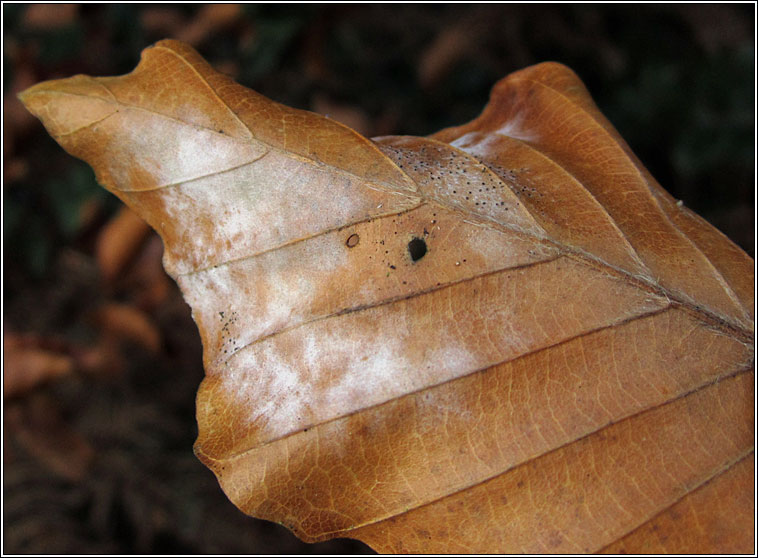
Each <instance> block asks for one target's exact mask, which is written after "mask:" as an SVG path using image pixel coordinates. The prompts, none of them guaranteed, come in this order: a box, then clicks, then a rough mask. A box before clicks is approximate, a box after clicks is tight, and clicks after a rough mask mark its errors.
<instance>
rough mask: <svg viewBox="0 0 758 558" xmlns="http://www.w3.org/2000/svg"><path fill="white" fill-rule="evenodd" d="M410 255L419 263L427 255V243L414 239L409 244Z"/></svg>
mask: <svg viewBox="0 0 758 558" xmlns="http://www.w3.org/2000/svg"><path fill="white" fill-rule="evenodd" d="M408 254H410V256H411V260H413V261H414V262H417V261H419V260H420V259H421V258H423V257H424V255H425V254H426V242H425V241H424V239H423V238H418V237H414V238H413V239H412V240H411V241H410V242H409V243H408Z"/></svg>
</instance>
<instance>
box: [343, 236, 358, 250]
mask: <svg viewBox="0 0 758 558" xmlns="http://www.w3.org/2000/svg"><path fill="white" fill-rule="evenodd" d="M359 240H360V237H359V236H358V235H357V234H351V235H350V236H348V237H347V241H346V242H345V245H346V246H347V247H348V248H353V247H354V246H357V245H358V241H359Z"/></svg>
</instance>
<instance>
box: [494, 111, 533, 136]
mask: <svg viewBox="0 0 758 558" xmlns="http://www.w3.org/2000/svg"><path fill="white" fill-rule="evenodd" d="M495 133H496V134H500V135H503V136H508V137H509V138H514V139H518V140H522V141H529V142H536V141H539V139H540V136H539V134H538V133H537V132H536V131H535V130H526V129H524V117H523V116H518V115H517V116H516V117H514V118H511V119H510V120H508V121H507V122H505V123H504V124H503V125H502V126H501V127H500V128H499V129H498V130H497V131H496V132H495Z"/></svg>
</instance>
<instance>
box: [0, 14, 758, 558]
mask: <svg viewBox="0 0 758 558" xmlns="http://www.w3.org/2000/svg"><path fill="white" fill-rule="evenodd" d="M754 10H755V7H754V5H750V4H742V5H736V4H733V5H727V4H718V5H717V4H713V5H711V4H697V5H687V4H669V5H651V4H631V5H629V4H627V5H620V4H616V5H593V4H586V5H578V6H574V5H544V4H530V5H517V4H504V5H497V4H490V5H450V4H447V5H428V4H427V5H408V4H403V5H364V6H357V5H356V6H353V5H343V4H340V5H324V6H322V5H315V4H311V5H286V6H284V5H242V6H234V5H223V4H214V5H200V4H195V5H178V4H173V5H171V4H160V5H157V4H156V5H150V4H141V5H119V4H109V5H66V4H57V5H35V4H3V17H4V28H3V47H4V51H3V62H4V67H3V96H4V100H3V117H4V118H3V140H4V144H3V178H4V182H3V204H2V205H3V233H4V242H3V251H4V252H3V264H4V270H3V279H4V284H3V321H4V324H3V347H4V357H3V365H4V378H3V379H4V417H3V436H4V438H3V450H4V453H3V465H4V476H3V481H4V482H3V496H4V507H3V544H4V548H3V550H4V552H6V553H32V554H37V553H63V554H66V553H130V552H138V553H158V552H166V553H198V554H199V553H216V554H227V553H232V554H233V553H246V554H256V553H318V554H321V553H362V552H370V550H369V549H368V548H367V547H365V546H364V545H362V544H361V543H358V542H356V541H351V540H339V541H330V542H327V543H321V544H318V545H306V544H304V543H302V542H300V541H299V540H298V539H296V538H295V537H294V536H292V535H291V534H290V533H289V532H288V531H286V530H285V529H283V528H282V527H279V526H277V525H273V524H270V523H267V522H263V521H258V520H254V519H250V518H248V517H246V516H244V515H243V514H241V513H240V512H239V511H237V509H236V508H235V507H234V506H233V505H232V504H231V503H229V502H228V501H227V499H226V497H225V496H224V495H223V493H222V492H221V490H220V488H219V487H218V484H217V483H216V480H215V478H214V477H213V475H212V474H211V473H210V472H209V471H207V470H206V469H205V468H204V467H203V466H202V465H201V464H200V463H199V461H197V460H196V459H195V457H194V456H193V454H192V443H193V441H194V438H195V436H196V434H197V432H196V424H195V418H194V397H195V392H196V390H197V386H198V384H199V383H200V380H201V379H202V376H203V371H202V364H201V347H200V342H199V337H198V334H197V331H196V329H195V326H194V324H193V322H192V321H191V317H190V313H189V309H188V308H187V307H186V305H185V304H184V302H183V301H182V299H181V296H180V295H179V293H178V290H177V288H176V286H175V284H174V283H173V282H172V281H171V280H170V279H168V278H167V277H166V275H165V274H164V273H163V271H162V268H161V265H160V258H161V255H162V248H161V243H160V240H159V239H158V238H157V237H156V236H155V234H154V233H152V232H150V231H148V230H147V229H146V228H145V226H144V224H143V223H142V222H141V221H140V220H139V219H137V218H135V217H134V216H133V215H132V214H131V213H130V212H128V211H127V210H124V209H123V208H122V207H121V206H120V202H118V200H117V199H116V198H114V197H113V196H111V195H110V194H108V193H107V192H105V191H104V190H102V189H101V188H100V187H98V186H97V184H96V183H95V180H94V175H93V173H92V172H91V171H90V169H89V167H88V166H86V165H85V164H84V163H82V162H80V161H78V160H76V159H74V158H72V157H70V156H68V155H67V154H66V153H65V152H63V150H62V149H60V148H59V147H58V145H57V144H56V143H55V142H54V141H53V140H52V139H50V138H49V136H48V135H47V133H46V132H45V131H44V129H43V128H42V126H41V124H39V122H37V121H36V120H35V119H34V118H33V117H31V116H30V115H29V114H28V113H26V112H25V110H24V109H23V107H22V106H21V105H20V103H19V102H18V101H17V100H16V97H15V95H16V94H17V93H18V92H19V91H20V90H23V89H25V88H26V87H28V86H30V85H32V84H34V83H37V82H39V81H42V80H46V79H51V78H59V77H68V76H70V75H73V74H77V73H85V74H90V75H115V74H122V73H126V72H129V71H131V70H132V69H133V68H134V66H135V65H136V64H137V61H138V60H139V53H140V51H141V50H142V49H143V48H144V47H146V46H148V45H150V44H151V43H153V42H155V41H157V40H159V39H162V38H167V37H172V38H176V39H181V40H184V41H186V42H189V43H191V44H192V45H193V46H195V48H197V49H198V50H199V51H200V52H201V54H202V55H203V56H204V57H205V58H206V59H208V60H209V62H210V63H211V64H212V65H213V66H214V67H216V68H217V69H219V70H221V71H223V72H225V73H227V74H229V75H231V76H233V77H234V78H235V79H237V80H238V81H239V82H241V83H242V84H243V85H246V86H248V87H251V88H253V89H255V90H256V91H258V92H260V93H262V94H264V95H266V96H268V97H270V98H272V99H274V100H276V101H279V102H282V103H284V104H287V105H291V106H294V107H298V108H304V109H309V110H313V111H316V112H320V113H323V114H329V115H330V116H331V117H332V118H335V119H337V120H341V121H343V122H344V123H346V124H348V125H350V126H352V127H353V128H355V129H357V130H358V131H359V132H361V133H363V134H365V135H367V136H376V135H385V134H395V133H397V134H412V135H426V134H429V133H432V132H434V131H436V130H438V129H440V128H442V127H445V126H450V125H455V124H461V123H464V122H466V121H468V120H470V119H471V118H473V117H475V116H476V115H477V114H478V113H479V112H480V111H481V110H482V108H483V107H484V105H485V103H486V102H487V98H488V95H489V90H490V88H491V87H492V85H493V84H494V83H495V82H496V81H497V80H498V79H500V78H502V77H504V76H505V75H506V74H508V73H509V72H512V71H514V70H518V69H520V68H523V67H525V66H528V65H530V64H534V63H537V62H541V61H545V60H556V61H559V62H563V63H564V64H567V65H568V66H570V67H571V68H573V69H574V70H575V71H576V72H577V73H578V74H579V76H580V77H581V78H582V79H583V80H584V81H585V83H586V85H587V87H588V88H589V90H590V92H591V93H592V94H593V96H594V98H595V100H596V102H597V104H598V105H599V106H600V109H601V110H602V111H603V112H604V113H605V114H606V116H608V118H609V119H610V120H611V122H613V124H614V125H615V126H616V127H617V128H618V129H619V131H620V133H621V135H622V136H623V137H624V138H625V139H626V140H627V142H628V143H629V144H630V145H631V147H632V149H633V150H634V151H635V152H636V153H637V155H638V156H639V158H640V159H641V160H642V162H643V163H644V164H645V165H646V166H647V167H648V168H649V169H650V171H651V172H652V174H653V175H654V176H655V177H656V178H657V179H658V180H659V182H660V183H661V184H662V185H663V187H664V188H666V189H667V190H669V191H670V192H671V193H672V195H674V196H675V197H676V198H677V199H682V200H683V201H684V203H685V204H686V205H687V206H688V207H690V208H692V209H694V210H695V211H696V212H697V213H699V214H701V215H702V216H703V217H705V218H706V219H707V220H708V221H710V222H711V223H713V224H714V225H715V226H716V227H717V228H719V229H720V230H722V231H723V232H724V233H725V234H727V235H728V236H729V237H730V238H731V239H732V240H734V242H736V243H737V244H739V245H740V246H741V247H742V248H743V249H745V250H746V251H747V252H748V253H749V254H750V255H751V256H754V250H755V246H754V238H755V237H754V215H755V214H754V195H755V194H754V187H755V179H754V166H755V159H754V153H755V152H754V145H753V138H754V131H755V114H754V108H753V107H754V93H755V90H754V83H755V75H754V53H755V28H754Z"/></svg>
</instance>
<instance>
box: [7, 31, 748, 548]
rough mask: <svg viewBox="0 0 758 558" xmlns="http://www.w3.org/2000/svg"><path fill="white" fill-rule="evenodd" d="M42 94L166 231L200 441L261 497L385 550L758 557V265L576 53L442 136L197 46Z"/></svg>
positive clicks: (270, 513)
mask: <svg viewBox="0 0 758 558" xmlns="http://www.w3.org/2000/svg"><path fill="white" fill-rule="evenodd" d="M22 99H23V101H24V103H25V104H26V106H27V107H28V108H29V110H30V111H32V112H33V113H34V114H35V115H37V116H38V117H39V118H40V119H41V120H42V121H43V123H44V124H45V126H46V127H47V129H48V130H49V131H50V133H51V134H52V135H53V137H55V139H56V140H57V141H58V142H59V143H60V144H61V145H62V146H63V147H64V148H65V149H66V150H67V151H69V152H70V153H71V154H72V155H75V156H77V157H80V158H82V159H84V160H86V161H88V162H89V163H90V164H91V165H92V167H93V168H94V169H95V172H96V173H97V177H98V180H99V181H100V182H101V184H103V185H104V186H105V187H106V188H108V189H109V190H110V191H112V192H113V193H115V194H116V195H117V196H119V197H120V198H121V199H122V200H123V201H124V202H125V203H126V204H127V205H129V206H130V207H131V208H132V209H133V210H134V211H136V212H137V213H138V214H139V215H140V216H142V217H143V218H144V219H145V220H146V221H147V222H148V223H149V224H150V225H151V226H153V227H154V228H155V229H156V230H157V231H158V232H159V233H160V235H161V236H162V238H163V241H164V243H165V249H166V252H165V266H166V268H167V270H168V271H169V273H170V274H171V275H172V276H173V277H174V278H175V279H176V281H177V282H178V283H179V285H180V286H181V288H182V291H183V293H184V296H185V298H186V300H187V301H188V302H189V304H190V305H191V306H192V310H193V315H194V318H195V321H196V322H197V325H198V327H199V329H200V333H201V336H202V339H203V345H204V361H205V368H206V371H207V377H206V378H205V380H204V381H203V383H202V385H201V387H200V391H199V393H198V397H197V418H198V424H199V437H198V440H197V443H196V446H195V451H196V453H197V455H198V457H199V458H200V459H201V460H202V461H203V462H204V463H205V464H206V465H208V467H210V468H211V469H212V470H213V471H214V472H215V474H216V475H217V477H218V479H219V482H220V483H221V486H222V487H223V489H224V491H225V492H226V494H228V496H229V498H230V499H231V500H232V501H233V502H234V503H235V504H236V505H237V506H239V507H240V509H242V510H243V511H244V512H246V513H248V514H250V515H253V516H256V517H261V518H264V519H269V520H273V521H277V522H279V523H282V524H284V525H286V526H287V527H289V528H290V529H291V530H292V531H293V532H295V533H296V534H297V535H298V536H299V537H301V538H303V539H305V540H308V541H318V540H324V539H328V538H331V537H336V536H347V537H354V538H358V539H361V540H363V541H365V542H367V543H368V544H370V545H371V546H372V547H373V548H375V549H376V550H378V551H381V552H425V553H437V552H483V553H486V552H490V553H492V552H494V553H518V552H534V553H550V552H559V553H576V552H595V551H604V552H678V553H690V552H716V553H722V552H751V551H752V549H753V546H752V545H753V540H754V529H753V513H754V512H753V510H754V484H753V473H752V472H753V461H754V453H753V452H754V446H753V440H754V371H753V366H754V350H753V339H754V315H753V282H754V272H753V261H752V260H751V259H750V258H749V257H748V256H747V255H746V254H745V253H744V252H742V251H741V250H740V249H739V248H737V247H736V246H735V245H734V244H732V243H731V242H730V241H729V240H728V239H727V238H726V237H724V236H723V235H722V234H721V233H719V232H718V231H717V230H715V229H714V228H712V227H711V226H710V225H708V224H707V223H706V222H704V221H703V220H702V219H700V218H699V217H698V216H697V215H695V214H693V213H692V212H690V211H689V210H687V209H686V208H685V207H683V206H682V204H681V203H677V201H676V200H674V199H672V198H671V196H669V195H668V194H667V193H666V192H665V191H664V190H663V189H662V188H661V187H660V186H659V185H658V183H657V182H656V181H655V180H654V179H653V178H652V177H651V176H650V174H649V173H648V172H647V171H646V170H645V168H644V167H643V166H642V165H641V163H640V162H639V161H638V160H637V159H636V158H635V156H634V155H633V154H632V153H631V151H630V149H629V147H628V146H627V145H626V143H624V141H623V140H622V139H621V138H620V137H619V135H618V133H617V132H616V131H615V130H614V129H613V127H612V126H611V125H610V123H609V122H608V121H607V120H606V119H605V118H604V117H603V116H602V114H601V113H600V112H599V111H598V109H597V108H596V107H595V105H594V104H593V102H592V100H591V99H590V97H589V94H588V93H587V91H586V90H585V88H584V86H583V85H582V83H581V82H580V81H579V79H578V78H577V77H576V76H575V75H574V73H573V72H571V71H570V70H569V69H568V68H566V67H564V66H561V65H559V64H554V63H546V64H540V65H537V66H533V67H530V68H527V69H525V70H522V71H519V72H516V73H514V74H512V75H510V76H508V77H506V78H505V79H503V80H502V81H500V82H499V83H498V84H497V85H496V86H495V88H494V90H493V93H492V98H491V100H490V103H489V104H488V105H487V107H486V108H485V109H484V112H483V113H482V114H481V116H480V117H478V118H477V119H475V120H474V121H472V122H470V123H468V124H465V125H463V126H460V127H457V128H450V129H447V130H443V131H441V132H439V133H437V134H435V135H433V136H432V137H429V138H418V137H383V138H375V139H374V140H368V139H366V138H363V137H362V136H360V135H359V134H357V133H355V132H353V131H352V130H350V129H348V128H346V127H344V126H342V125H340V124H337V123H335V122H334V121H332V120H329V119H328V118H324V117H321V116H318V115H316V114H312V113H309V112H304V111H300V110H294V109H290V108H287V107H284V106H282V105H279V104H277V103H274V102H272V101H269V100H268V99H265V98H263V97H261V96H260V95H258V94H256V93H254V92H253V91H250V90H248V89H245V88H244V87H242V86H240V85H238V84H236V83H234V82H233V81H232V80H230V79H229V78H227V77H225V76H223V75H222V74H219V73H217V72H215V71H214V70H213V69H212V68H211V67H210V66H209V65H208V64H207V63H206V62H205V61H204V60H203V59H202V58H201V57H200V56H199V55H198V54H197V53H196V52H195V51H193V50H192V49H191V48H190V47H188V46H186V45H184V44H182V43H178V42H175V41H162V42H160V43H158V44H157V45H155V46H153V47H151V48H149V49H147V50H145V51H144V53H143V55H142V60H141V62H140V64H139V66H138V67H137V68H136V69H135V70H134V72H132V73H131V74H128V75H125V76H120V77H112V78H90V77H85V76H76V77H73V78H70V79H65V80H58V81H51V82H46V83H42V84H39V85H37V86H35V87H32V88H31V89H29V90H27V91H26V92H24V93H23V94H22ZM651 133H654V131H651Z"/></svg>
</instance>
